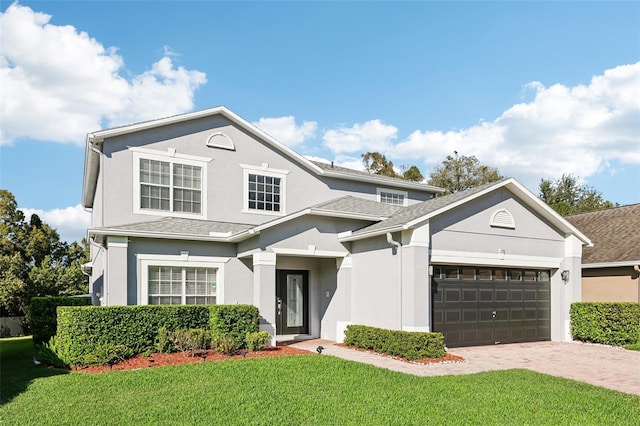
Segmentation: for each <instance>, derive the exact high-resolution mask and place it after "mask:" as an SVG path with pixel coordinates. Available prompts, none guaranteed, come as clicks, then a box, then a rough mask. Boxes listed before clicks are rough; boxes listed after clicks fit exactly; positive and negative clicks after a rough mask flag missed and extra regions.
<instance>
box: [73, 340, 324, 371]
mask: <svg viewBox="0 0 640 426" xmlns="http://www.w3.org/2000/svg"><path fill="white" fill-rule="evenodd" d="M286 355H312V352H309V351H305V350H302V349H296V348H292V347H290V346H276V347H269V348H266V349H264V350H261V351H258V352H246V353H245V355H243V354H242V353H237V354H236V355H232V356H227V355H222V354H220V353H218V352H216V351H213V350H207V351H200V352H198V354H197V355H196V356H190V355H189V354H183V353H182V352H177V353H170V354H168V353H155V354H152V355H150V356H144V355H136V356H134V357H133V358H129V359H126V360H124V361H121V362H119V363H117V364H114V365H113V366H108V365H97V366H89V367H79V366H78V367H72V368H71V369H72V370H73V371H79V372H82V373H102V372H105V371H112V370H140V369H142V368H151V367H159V366H165V365H180V364H192V363H196V362H215V361H227V360H232V359H245V358H268V357H274V356H286Z"/></svg>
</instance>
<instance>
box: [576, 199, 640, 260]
mask: <svg viewBox="0 0 640 426" xmlns="http://www.w3.org/2000/svg"><path fill="white" fill-rule="evenodd" d="M565 219H566V220H567V221H568V222H569V223H571V224H572V225H573V226H575V227H576V228H578V229H579V230H580V231H581V232H582V233H584V234H586V235H587V236H588V237H589V239H590V240H591V241H592V242H593V247H583V249H582V263H583V264H590V263H611V262H625V261H629V262H633V261H638V260H640V204H631V205H628V206H622V207H614V208H612V209H606V210H600V211H596V212H589V213H581V214H576V215H571V216H566V217H565Z"/></svg>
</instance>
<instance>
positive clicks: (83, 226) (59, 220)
mask: <svg viewBox="0 0 640 426" xmlns="http://www.w3.org/2000/svg"><path fill="white" fill-rule="evenodd" d="M20 210H22V212H23V213H24V216H25V218H26V219H27V220H29V218H30V217H31V215H32V214H34V213H35V214H37V215H38V216H39V217H40V219H42V221H43V222H44V223H46V224H47V225H49V226H50V227H52V228H53V229H55V230H57V231H58V234H59V235H60V239H61V240H62V241H67V242H72V241H78V242H80V241H81V240H82V239H83V238H84V237H85V236H86V234H87V228H89V226H90V224H91V213H89V212H87V211H85V210H84V209H83V208H82V206H81V205H80V204H77V205H75V206H73V207H65V208H63V209H52V210H40V209H30V208H21V209H20Z"/></svg>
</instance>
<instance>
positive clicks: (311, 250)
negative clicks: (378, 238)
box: [271, 246, 349, 257]
mask: <svg viewBox="0 0 640 426" xmlns="http://www.w3.org/2000/svg"><path fill="white" fill-rule="evenodd" d="M271 250H272V251H273V252H274V253H275V254H279V255H282V256H304V257H347V256H348V255H349V252H348V251H336V250H316V246H309V247H308V248H306V249H293V248H277V247H274V248H271Z"/></svg>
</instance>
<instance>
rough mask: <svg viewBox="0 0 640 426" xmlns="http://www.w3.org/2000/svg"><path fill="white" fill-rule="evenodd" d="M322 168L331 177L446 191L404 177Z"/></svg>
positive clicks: (421, 189)
mask: <svg viewBox="0 0 640 426" xmlns="http://www.w3.org/2000/svg"><path fill="white" fill-rule="evenodd" d="M321 170H322V173H321V174H322V175H324V176H326V177H331V178H337V179H347V180H354V181H358V182H367V183H375V184H378V185H384V186H387V187H395V188H404V189H413V190H415V191H421V192H431V193H434V194H442V193H444V191H445V190H444V189H443V188H439V187H437V186H431V185H427V184H424V183H419V182H413V181H408V180H402V179H397V182H396V181H395V180H391V179H390V178H386V177H383V176H379V175H373V174H372V175H352V174H350V173H344V172H340V171H337V170H328V169H321Z"/></svg>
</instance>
